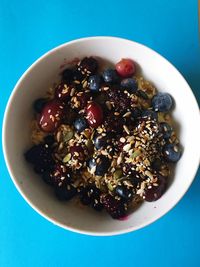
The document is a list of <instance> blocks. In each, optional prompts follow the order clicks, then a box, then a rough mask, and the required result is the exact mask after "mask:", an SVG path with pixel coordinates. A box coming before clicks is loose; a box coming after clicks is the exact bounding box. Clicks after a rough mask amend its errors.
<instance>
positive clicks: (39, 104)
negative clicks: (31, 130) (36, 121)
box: [33, 98, 47, 113]
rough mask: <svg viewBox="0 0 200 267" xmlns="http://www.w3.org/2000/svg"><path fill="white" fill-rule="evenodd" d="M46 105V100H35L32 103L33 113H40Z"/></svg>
mask: <svg viewBox="0 0 200 267" xmlns="http://www.w3.org/2000/svg"><path fill="white" fill-rule="evenodd" d="M46 103H47V100H46V99H44V98H38V99H36V100H35V101H34V103H33V108H34V110H35V112H37V113H41V112H42V110H43V108H44V106H45V105H46Z"/></svg>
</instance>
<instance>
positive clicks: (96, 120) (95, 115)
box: [86, 102, 103, 128]
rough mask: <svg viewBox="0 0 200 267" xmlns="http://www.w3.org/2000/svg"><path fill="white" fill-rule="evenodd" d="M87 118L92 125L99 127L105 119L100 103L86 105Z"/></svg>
mask: <svg viewBox="0 0 200 267" xmlns="http://www.w3.org/2000/svg"><path fill="white" fill-rule="evenodd" d="M86 118H87V120H88V123H89V125H90V126H91V127H93V128H97V127H98V126H99V125H100V124H101V123H102V121H103V111H102V108H101V106H100V105H99V104H97V103H95V102H92V103H90V104H88V105H87V107H86Z"/></svg>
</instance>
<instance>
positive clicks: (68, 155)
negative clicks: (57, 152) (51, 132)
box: [63, 153, 71, 163]
mask: <svg viewBox="0 0 200 267" xmlns="http://www.w3.org/2000/svg"><path fill="white" fill-rule="evenodd" d="M70 159H71V153H68V154H67V155H66V156H65V157H64V158H63V162H64V163H67V162H68V161H69V160H70Z"/></svg>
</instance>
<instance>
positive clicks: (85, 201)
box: [80, 194, 91, 205]
mask: <svg viewBox="0 0 200 267" xmlns="http://www.w3.org/2000/svg"><path fill="white" fill-rule="evenodd" d="M80 201H81V203H82V204H83V205H90V204H91V198H90V197H89V196H88V195H87V194H82V196H81V197H80Z"/></svg>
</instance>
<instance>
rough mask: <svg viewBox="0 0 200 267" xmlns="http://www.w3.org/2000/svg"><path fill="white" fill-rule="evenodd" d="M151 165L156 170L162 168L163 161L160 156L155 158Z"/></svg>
mask: <svg viewBox="0 0 200 267" xmlns="http://www.w3.org/2000/svg"><path fill="white" fill-rule="evenodd" d="M151 167H152V168H153V170H155V171H160V170H161V167H162V161H161V159H159V158H156V159H154V161H153V162H152V164H151Z"/></svg>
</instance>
